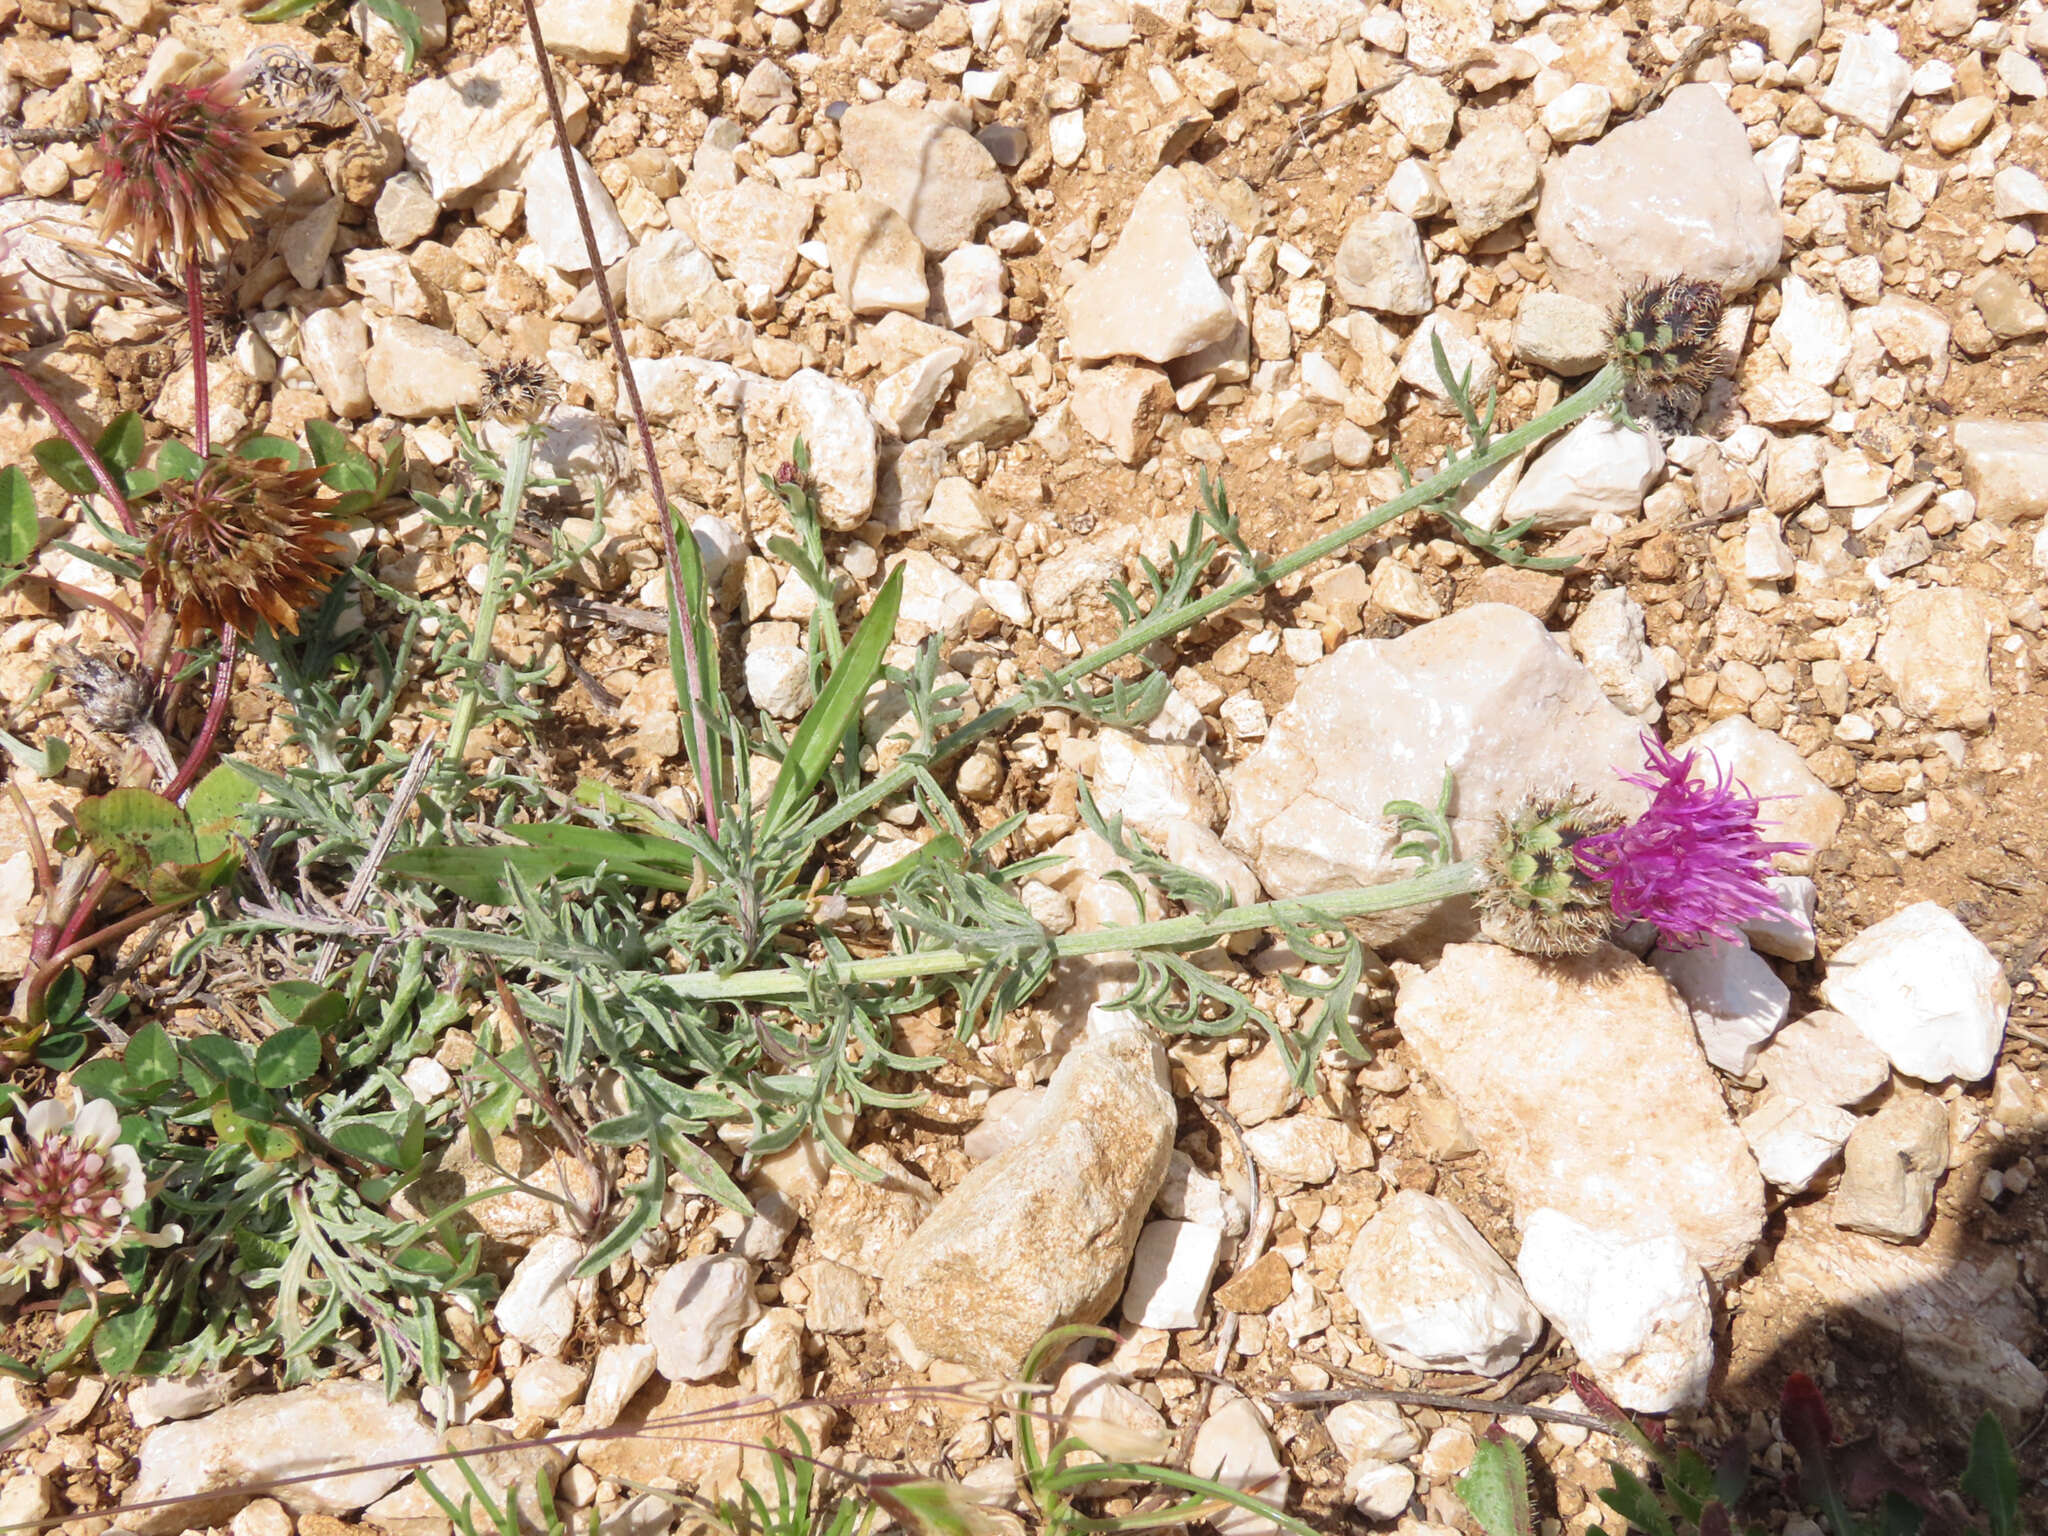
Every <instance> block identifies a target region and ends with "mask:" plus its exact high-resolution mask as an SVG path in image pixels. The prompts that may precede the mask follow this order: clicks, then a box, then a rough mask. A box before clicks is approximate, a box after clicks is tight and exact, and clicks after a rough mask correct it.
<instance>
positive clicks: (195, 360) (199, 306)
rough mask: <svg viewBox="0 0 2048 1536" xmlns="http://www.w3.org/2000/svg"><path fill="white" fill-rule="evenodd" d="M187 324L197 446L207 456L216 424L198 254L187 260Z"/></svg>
mask: <svg viewBox="0 0 2048 1536" xmlns="http://www.w3.org/2000/svg"><path fill="white" fill-rule="evenodd" d="M185 327H186V330H187V331H188V332H189V333H190V335H191V337H192V414H193V427H192V439H193V448H194V450H195V451H196V452H197V453H198V455H199V457H201V458H202V459H203V458H205V457H206V456H207V455H208V454H209V453H211V452H212V451H213V425H212V423H211V422H210V421H209V420H208V417H209V416H210V415H211V414H212V412H211V411H210V410H208V408H207V402H206V296H205V294H204V293H203V292H201V290H200V287H199V258H198V257H197V256H191V257H188V258H186V261H185Z"/></svg>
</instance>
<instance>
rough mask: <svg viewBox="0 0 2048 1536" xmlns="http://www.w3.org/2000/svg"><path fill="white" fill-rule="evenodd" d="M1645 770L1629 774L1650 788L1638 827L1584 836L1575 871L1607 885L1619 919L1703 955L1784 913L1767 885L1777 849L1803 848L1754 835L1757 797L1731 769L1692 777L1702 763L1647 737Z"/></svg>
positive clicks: (1577, 849) (1668, 943)
mask: <svg viewBox="0 0 2048 1536" xmlns="http://www.w3.org/2000/svg"><path fill="white" fill-rule="evenodd" d="M1643 748H1644V751H1645V752H1646V753H1647V754H1648V756H1649V767H1648V770H1647V771H1646V772H1643V773H1640V774H1628V775H1625V777H1626V778H1627V780H1628V782H1629V783H1631V784H1639V785H1641V786H1642V787H1643V788H1644V789H1647V790H1648V791H1649V792H1650V808H1649V809H1648V810H1646V811H1644V812H1643V814H1642V815H1640V816H1638V817H1637V818H1636V819H1635V820H1634V821H1630V822H1624V823H1623V824H1622V825H1620V826H1618V827H1615V828H1614V829H1612V830H1611V831H1606V832H1598V833H1595V834H1594V835H1592V836H1590V837H1584V838H1581V839H1579V841H1578V842H1577V843H1576V844H1575V845H1574V847H1573V854H1574V856H1575V857H1576V858H1577V859H1578V861H1579V867H1580V868H1581V869H1583V870H1585V872H1586V873H1587V874H1588V875H1591V876H1592V877H1593V878H1594V879H1596V880H1602V881H1605V882H1606V883H1607V887H1608V901H1609V903H1610V905H1611V906H1612V907H1613V909H1614V915H1615V916H1616V917H1618V918H1620V919H1621V920H1622V921H1623V922H1634V921H1641V922H1647V923H1654V924H1655V925H1656V927H1657V931H1658V932H1659V933H1660V934H1662V935H1663V943H1664V945H1665V947H1666V948H1669V949H1697V948H1698V947H1699V946H1700V945H1701V944H1704V943H1705V942H1706V941H1707V940H1708V939H1709V938H1720V939H1726V940H1728V941H1729V942H1730V943H1739V942H1740V941H1741V938H1742V935H1741V934H1740V932H1738V931H1737V930H1738V926H1739V925H1740V924H1742V923H1745V922H1748V921H1749V920H1750V919H1752V918H1758V917H1767V916H1769V915H1770V914H1772V913H1774V912H1776V911H1777V910H1778V907H1779V902H1778V898H1777V897H1776V896H1775V895H1774V894H1772V891H1771V888H1770V887H1769V886H1768V885H1767V884H1765V880H1766V879H1767V877H1768V876H1769V875H1770V872H1771V862H1770V861H1771V855H1772V854H1774V853H1804V852H1805V851H1806V845H1805V844H1804V843H1773V842H1766V841H1765V840H1764V839H1763V838H1762V837H1761V836H1759V835H1758V831H1757V815H1758V812H1759V810H1760V809H1761V807H1759V806H1758V804H1757V801H1756V797H1755V796H1753V795H1752V794H1750V793H1749V791H1748V790H1747V789H1746V788H1744V787H1743V785H1741V784H1740V783H1738V782H1737V781H1735V780H1734V779H1733V778H1731V777H1730V776H1729V775H1728V774H1727V773H1726V772H1725V770H1717V771H1716V773H1715V774H1714V777H1713V779H1712V780H1711V781H1709V780H1706V779H1703V778H1702V779H1695V778H1694V777H1693V773H1692V768H1693V761H1694V759H1695V758H1696V757H1698V755H1699V754H1698V753H1696V752H1688V753H1686V754H1685V756H1684V757H1674V756H1673V755H1672V753H1671V751H1670V749H1669V748H1667V747H1666V746H1665V745H1664V744H1663V743H1662V742H1660V741H1658V740H1657V738H1656V737H1654V736H1652V735H1650V734H1649V733H1648V732H1647V731H1646V732H1644V734H1643Z"/></svg>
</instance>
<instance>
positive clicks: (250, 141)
mask: <svg viewBox="0 0 2048 1536" xmlns="http://www.w3.org/2000/svg"><path fill="white" fill-rule="evenodd" d="M267 124H268V118H267V116H266V114H265V111H264V109H263V108H261V107H259V106H257V105H255V104H254V103H252V102H250V101H248V100H247V99H246V98H244V97H243V96H242V95H241V94H240V93H239V92H238V91H236V90H234V89H233V88H231V87H230V86H229V85H227V84H226V83H225V82H222V81H215V82H213V83H212V84H209V85H196V84H178V85H160V86H158V87H157V88H156V90H155V91H153V92H151V93H150V96H149V98H148V100H146V101H144V102H143V103H141V105H139V106H124V107H122V108H121V110H119V111H118V112H116V113H114V114H113V115H112V117H111V119H110V120H109V121H108V123H107V126H106V128H105V129H104V130H103V131H102V132H101V134H100V159H101V162H102V169H101V172H100V185H99V190H98V191H97V192H95V193H94V194H93V197H92V204H91V206H92V207H94V208H97V209H99V210H100V236H101V238H102V239H111V238H112V237H113V236H115V235H117V234H125V235H127V236H128V238H129V241H130V242H131V243H132V245H133V246H134V250H135V259H136V261H137V262H138V263H140V264H142V265H145V266H146V265H148V264H149V263H150V262H151V261H156V260H161V261H162V262H164V263H165V264H166V265H168V266H170V267H171V268H172V269H173V270H178V269H182V268H183V267H184V266H185V265H186V263H188V262H190V261H193V260H215V259H218V258H219V257H221V256H224V255H226V254H227V252H228V250H229V248H230V247H232V246H233V245H234V244H235V242H236V241H238V240H242V239H246V238H247V237H248V234H249V231H250V229H251V227H252V221H253V220H255V219H256V218H257V216H258V215H260V214H263V213H265V212H267V211H268V210H269V209H271V208H274V207H276V206H277V205H278V203H279V202H280V201H282V199H281V198H280V197H279V196H278V194H277V193H276V192H275V191H274V190H272V188H271V186H270V182H269V178H270V176H271V174H272V173H273V172H276V171H281V170H283V169H284V162H283V161H282V160H280V159H278V158H277V157H276V156H275V155H273V154H271V153H270V146H271V145H273V144H275V143H277V142H278V140H279V139H280V138H281V137H282V135H280V134H278V133H275V132H272V131H270V129H269V128H268V126H267Z"/></svg>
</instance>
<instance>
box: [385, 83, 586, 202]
mask: <svg viewBox="0 0 2048 1536" xmlns="http://www.w3.org/2000/svg"><path fill="white" fill-rule="evenodd" d="M560 89H561V92H562V111H563V114H564V115H565V116H566V117H567V118H568V121H569V137H570V138H571V139H572V140H574V139H578V138H581V137H582V135H583V126H584V119H585V116H586V114H587V111H588V108H589V105H590V99H589V97H588V96H586V95H585V94H584V91H583V87H582V86H580V85H578V84H577V83H576V81H575V79H574V77H573V76H571V77H565V78H563V80H562V81H561V87H560ZM397 129H398V138H399V142H400V143H402V144H403V145H404V146H405V159H406V163H407V164H408V165H410V166H411V167H412V168H413V170H415V171H416V172H418V173H419V175H420V176H421V178H422V179H423V180H424V181H425V182H426V184H427V190H428V191H429V192H431V193H432V194H433V195H434V200H435V201H436V202H438V203H439V204H440V205H441V206H442V207H443V208H466V207H468V206H469V205H470V204H471V203H472V202H474V201H475V199H476V198H477V196H478V195H479V194H481V193H484V192H491V191H496V190H498V189H500V188H503V187H511V186H517V185H518V183H519V178H520V176H521V174H522V173H523V172H524V171H525V170H526V167H527V165H528V163H529V162H530V161H531V160H532V159H533V158H534V157H535V156H536V155H538V154H540V153H542V152H544V151H545V152H547V153H551V154H552V153H554V127H553V125H552V124H551V123H550V122H549V120H548V109H547V101H546V98H545V97H544V96H543V95H542V91H541V80H540V70H539V69H538V68H537V67H536V66H535V64H534V62H533V57H532V55H531V54H530V53H528V51H527V50H526V49H525V48H524V47H523V46H507V47H503V48H497V49H493V50H492V51H491V52H490V53H487V54H485V55H484V57H483V58H481V59H479V60H477V62H476V63H474V64H471V65H469V66H468V67H467V68H465V69H458V70H451V71H449V72H448V73H446V74H429V75H427V76H426V77H425V78H423V79H422V80H421V81H420V82H419V83H418V84H417V85H414V86H411V87H410V88H408V89H407V91H406V93H405V101H404V103H403V104H402V105H401V106H400V107H399V109H398V121H397Z"/></svg>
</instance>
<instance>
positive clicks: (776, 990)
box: [667, 859, 1482, 1002]
mask: <svg viewBox="0 0 2048 1536" xmlns="http://www.w3.org/2000/svg"><path fill="white" fill-rule="evenodd" d="M1481 880H1482V875H1481V872H1480V868H1479V865H1478V863H1477V862H1476V861H1473V860H1470V859H1467V860H1464V861H1462V862H1460V863H1457V864H1447V865H1445V866H1444V867H1443V868H1442V869H1434V870H1431V871H1430V872H1429V873H1427V874H1422V875H1413V876H1410V877H1409V878H1408V879H1406V880H1395V881H1391V882H1389V883H1388V884H1385V885H1367V886H1358V887H1355V888H1352V889H1349V890H1342V891H1325V892H1323V893H1322V894H1320V895H1316V896H1296V897H1291V898H1287V899H1284V900H1281V901H1262V902H1259V903H1258V904H1257V905H1255V906H1249V907H1228V908H1225V909H1224V910H1223V911H1221V912H1218V913H1217V914H1216V915H1215V916H1214V917H1200V916H1195V915H1190V916H1186V917H1168V918H1162V919H1161V920H1159V921H1158V922H1153V923H1131V924H1127V925H1123V926H1119V927H1115V928H1098V929H1095V930H1093V931H1091V932H1088V933H1062V934H1059V935H1057V936H1056V937H1054V939H1053V940H1052V945H1051V947H1052V952H1053V953H1054V954H1055V955H1057V956H1058V957H1059V958H1061V959H1067V958H1069V957H1071V956H1075V955H1102V954H1114V953H1117V952H1120V951H1123V950H1136V949H1172V950H1188V949H1195V948H1199V947H1201V946H1202V945H1204V944H1206V943H1209V942H1211V941H1212V940H1215V939H1221V938H1227V937H1228V936H1229V935H1231V934H1233V933H1246V932H1249V931H1250V930H1252V929H1255V928H1273V927H1283V926H1309V927H1313V926H1316V925H1318V924H1322V925H1328V924H1334V923H1339V922H1342V921H1343V920H1344V919H1345V918H1350V917H1363V916H1365V915H1367V914H1368V913H1372V912H1392V911H1396V910H1398V909H1400V908H1402V907H1419V906H1426V905H1428V904H1429V903H1431V902H1437V901H1445V900H1448V899H1449V898H1450V897H1453V896H1468V895H1470V894H1471V893H1472V892H1474V891H1476V890H1478V889H1479V887H1480V884H1481ZM990 963H991V957H990V956H989V955H987V954H985V953H980V952H977V951H971V950H964V949H921V950H913V951H911V952H910V953H908V954H894V955H877V956H875V957H874V958H873V959H869V960H853V961H849V962H848V963H846V964H845V965H838V966H813V967H811V968H810V970H811V971H815V970H818V969H824V970H826V971H828V973H829V979H830V980H831V981H832V982H834V983H837V984H840V985H856V984H860V983H877V982H891V981H909V980H913V979H915V978H917V977H920V976H944V975H950V974H953V973H955V972H959V971H974V970H980V969H981V968H983V967H984V966H987V965H988V964H990ZM809 974H810V971H794V970H779V971H738V972H735V973H734V974H732V975H730V976H720V975H718V974H717V973H715V972H711V971H695V972H691V973H689V974H687V975H680V976H671V977H669V978H668V979H667V981H668V985H669V986H670V987H672V988H673V989H674V990H675V991H676V992H677V993H678V994H679V995H681V996H683V997H686V998H695V999H702V1000H707V1001H715V1002H741V1001H762V1000H770V999H776V998H802V997H803V996H804V995H805V993H806V990H807V985H808V983H807V981H806V977H807V976H808V975H809Z"/></svg>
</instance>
